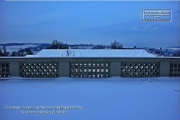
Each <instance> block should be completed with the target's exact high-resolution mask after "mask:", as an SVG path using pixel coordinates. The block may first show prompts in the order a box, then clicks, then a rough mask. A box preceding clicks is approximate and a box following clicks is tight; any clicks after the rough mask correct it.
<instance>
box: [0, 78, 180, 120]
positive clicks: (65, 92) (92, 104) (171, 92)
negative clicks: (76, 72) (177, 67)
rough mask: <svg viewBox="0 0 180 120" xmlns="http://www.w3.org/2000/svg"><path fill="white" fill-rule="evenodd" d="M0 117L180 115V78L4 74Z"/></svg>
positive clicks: (168, 119)
mask: <svg viewBox="0 0 180 120" xmlns="http://www.w3.org/2000/svg"><path fill="white" fill-rule="evenodd" d="M8 106H20V109H16V110H11V109H12V108H10V107H8ZM27 106H29V107H27ZM32 106H33V107H32ZM48 106H56V107H57V106H63V107H67V106H79V107H78V110H70V109H67V110H65V108H64V109H59V108H54V109H52V108H48ZM45 107H46V108H45ZM38 108H39V109H38ZM79 108H80V109H79ZM28 109H29V110H28ZM37 109H38V110H37ZM55 110H56V111H58V110H59V111H60V112H62V113H61V114H60V112H59V113H56V114H55V113H54V114H53V112H54V111H55ZM29 111H30V112H29ZM32 111H44V112H47V113H46V114H45V113H44V114H42V112H41V114H35V113H32ZM28 112H29V113H28ZM0 120H180V78H169V77H159V78H120V77H112V78H105V79H104V78H103V79H101V78H98V79H96V78H93V79H89V78H87V79H85V78H55V79H54V78H53V79H23V78H10V79H9V80H8V79H7V80H5V79H0Z"/></svg>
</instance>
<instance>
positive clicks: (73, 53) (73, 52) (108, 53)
mask: <svg viewBox="0 0 180 120" xmlns="http://www.w3.org/2000/svg"><path fill="white" fill-rule="evenodd" d="M26 57H156V56H155V55H154V54H151V53H148V52H147V51H146V50H143V49H142V50H139V49H138V50H132V49H130V50H129V49H128V50H127V49H43V50H41V51H40V52H38V53H37V54H36V55H32V56H31V55H28V56H26Z"/></svg>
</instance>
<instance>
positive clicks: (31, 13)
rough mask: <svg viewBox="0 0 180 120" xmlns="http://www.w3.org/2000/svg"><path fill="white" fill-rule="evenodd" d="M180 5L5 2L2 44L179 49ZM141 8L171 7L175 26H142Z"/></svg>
mask: <svg viewBox="0 0 180 120" xmlns="http://www.w3.org/2000/svg"><path fill="white" fill-rule="evenodd" d="M179 5H180V2H5V1H4V0H0V43H7V42H8V43H9V42H21V43H26V42H27V43H34V42H38V43H51V42H52V41H53V40H54V39H57V40H59V41H62V42H65V43H69V44H75V43H92V44H106V45H108V44H110V43H111V42H112V41H114V40H117V41H119V42H120V43H122V44H123V45H124V46H126V47H132V46H139V47H168V46H180V22H178V21H180V9H179V7H180V6H179ZM142 9H172V16H173V22H156V23H155V22H142Z"/></svg>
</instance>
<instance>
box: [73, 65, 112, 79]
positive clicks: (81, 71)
mask: <svg viewBox="0 0 180 120" xmlns="http://www.w3.org/2000/svg"><path fill="white" fill-rule="evenodd" d="M105 65H106V66H105ZM109 76H110V75H109V63H96V62H82V63H74V62H72V63H70V77H82V78H101V77H109Z"/></svg>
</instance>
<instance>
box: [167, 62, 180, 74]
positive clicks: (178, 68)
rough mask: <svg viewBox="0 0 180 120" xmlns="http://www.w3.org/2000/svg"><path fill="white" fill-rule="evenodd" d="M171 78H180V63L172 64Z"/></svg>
mask: <svg viewBox="0 0 180 120" xmlns="http://www.w3.org/2000/svg"><path fill="white" fill-rule="evenodd" d="M169 73H170V76H172V77H173V76H180V63H170V72H169Z"/></svg>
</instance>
